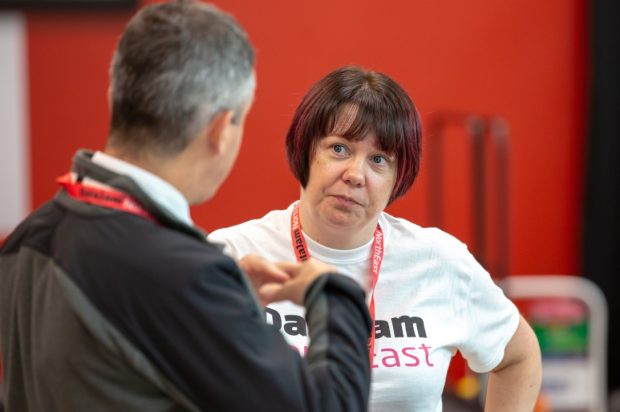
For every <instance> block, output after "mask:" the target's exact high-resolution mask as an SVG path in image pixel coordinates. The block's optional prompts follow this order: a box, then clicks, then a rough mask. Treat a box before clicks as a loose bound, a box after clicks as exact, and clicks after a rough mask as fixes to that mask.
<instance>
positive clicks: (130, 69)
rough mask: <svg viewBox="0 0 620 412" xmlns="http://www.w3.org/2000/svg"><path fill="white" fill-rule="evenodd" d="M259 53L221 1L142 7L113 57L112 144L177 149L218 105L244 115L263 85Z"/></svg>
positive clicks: (185, 0) (161, 150)
mask: <svg viewBox="0 0 620 412" xmlns="http://www.w3.org/2000/svg"><path fill="white" fill-rule="evenodd" d="M254 59H255V56H254V49H253V47H252V45H251V44H250V41H249V40H248V36H247V34H246V33H245V31H244V30H243V29H242V28H241V26H240V25H239V24H238V23H237V21H236V20H235V19H234V18H233V17H232V16H230V15H229V14H226V13H224V12H222V11H221V10H219V9H217V8H216V7H215V6H212V5H207V4H203V3H199V2H197V1H190V0H179V1H175V2H169V3H162V4H155V5H151V6H147V7H145V8H143V9H142V10H141V11H140V12H138V13H137V14H136V15H135V16H134V17H133V18H132V19H131V21H130V22H129V23H128V25H127V27H126V28H125V31H124V33H123V35H122V36H121V39H120V41H119V43H118V46H117V48H116V51H115V53H114V58H113V60H112V66H111V69H110V81H111V86H112V96H111V97H112V120H111V126H110V137H109V144H111V145H120V146H121V147H124V148H126V149H130V150H137V151H139V150H151V151H155V152H157V153H160V154H169V155H174V154H177V153H179V152H180V151H182V150H183V149H184V148H185V147H187V145H188V144H189V143H190V142H191V140H192V139H193V138H194V137H195V136H196V135H197V133H198V132H199V131H200V130H202V129H203V128H204V127H206V126H207V125H208V124H209V122H210V121H211V120H212V119H213V117H214V116H215V115H216V114H217V113H220V112H222V111H226V110H232V111H234V114H235V115H234V117H233V121H238V120H239V117H240V115H241V113H242V110H243V108H244V107H245V105H246V104H247V103H248V101H249V100H250V98H251V96H252V94H253V92H254V89H255V87H256V80H255V76H254V70H253V68H254Z"/></svg>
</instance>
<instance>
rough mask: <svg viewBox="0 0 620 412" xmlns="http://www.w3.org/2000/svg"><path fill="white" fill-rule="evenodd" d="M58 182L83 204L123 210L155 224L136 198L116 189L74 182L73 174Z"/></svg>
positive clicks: (153, 219) (61, 177)
mask: <svg viewBox="0 0 620 412" xmlns="http://www.w3.org/2000/svg"><path fill="white" fill-rule="evenodd" d="M56 182H57V183H58V184H60V185H61V186H62V187H64V188H65V190H66V191H67V193H68V194H69V196H71V197H72V198H74V199H76V200H79V201H81V202H85V203H90V204H93V205H97V206H102V207H106V208H108V209H116V210H121V211H123V212H127V213H131V214H134V215H138V216H141V217H143V218H146V219H149V220H152V221H153V222H155V221H156V220H155V218H154V217H153V215H151V214H150V213H149V212H148V211H147V210H146V209H145V208H144V207H142V205H141V204H140V202H138V200H136V199H135V198H134V197H132V196H130V195H128V194H126V193H123V192H121V191H119V190H115V189H111V188H110V189H107V188H106V189H104V188H101V187H97V186H93V185H87V184H84V183H81V182H77V181H75V182H74V181H73V179H72V177H71V173H67V174H66V175H64V176H60V177H59V178H58V179H56Z"/></svg>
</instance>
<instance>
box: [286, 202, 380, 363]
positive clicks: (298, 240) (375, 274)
mask: <svg viewBox="0 0 620 412" xmlns="http://www.w3.org/2000/svg"><path fill="white" fill-rule="evenodd" d="M291 241H292V242H293V249H294V250H295V256H296V257H297V261H298V262H303V261H304V260H306V259H308V258H309V257H310V251H309V250H308V247H307V246H306V240H305V239H304V235H303V233H301V220H300V219H299V205H295V208H294V209H293V213H292V214H291ZM371 249H372V260H371V262H370V270H371V272H372V289H371V291H370V306H369V311H370V317H371V319H372V328H371V330H370V340H369V342H368V350H369V352H370V354H369V355H370V366H371V367H372V362H373V357H374V356H375V287H376V286H377V281H378V280H379V271H380V270H381V262H383V230H382V229H381V226H379V225H378V224H377V228H376V229H375V233H374V235H373V240H372V246H371Z"/></svg>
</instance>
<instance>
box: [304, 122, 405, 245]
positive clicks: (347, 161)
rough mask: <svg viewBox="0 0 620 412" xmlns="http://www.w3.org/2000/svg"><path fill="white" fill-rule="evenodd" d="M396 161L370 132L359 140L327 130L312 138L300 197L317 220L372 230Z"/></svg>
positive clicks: (387, 196)
mask: <svg viewBox="0 0 620 412" xmlns="http://www.w3.org/2000/svg"><path fill="white" fill-rule="evenodd" d="M396 162H397V160H396V159H395V158H394V157H393V156H389V155H387V154H386V153H385V152H383V151H382V150H381V149H380V148H379V146H378V141H377V138H376V136H375V134H374V133H369V134H367V135H366V136H365V137H364V138H363V139H362V140H359V141H353V140H347V139H345V138H343V137H340V136H327V137H325V138H323V139H321V140H319V141H318V142H317V144H316V148H315V149H314V155H313V157H312V161H311V162H310V173H309V178H308V183H307V185H306V187H305V189H303V190H302V196H301V200H302V202H303V203H304V205H305V206H306V210H307V211H308V213H311V214H312V217H313V220H314V221H315V222H318V223H319V224H321V225H327V226H329V227H331V228H334V227H338V228H339V229H345V230H350V231H351V233H352V234H355V233H356V232H358V231H370V233H372V231H373V230H374V228H375V226H376V224H377V219H378V216H379V214H380V213H381V212H382V211H383V209H385V207H386V206H387V204H388V201H389V199H390V195H391V193H392V189H393V187H394V183H395V181H396V166H397V163H396Z"/></svg>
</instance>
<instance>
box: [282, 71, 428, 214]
mask: <svg viewBox="0 0 620 412" xmlns="http://www.w3.org/2000/svg"><path fill="white" fill-rule="evenodd" d="M348 107H349V108H350V107H354V108H355V109H357V110H356V111H355V118H354V119H353V121H351V122H350V123H349V122H347V123H348V128H347V129H346V130H344V131H343V130H336V129H337V128H339V127H338V126H339V125H338V116H340V115H341V114H342V111H343V110H346V108H348ZM370 132H374V134H375V135H376V136H377V139H378V141H379V145H380V148H381V150H383V151H384V152H386V153H387V154H389V155H391V156H395V157H396V160H397V172H396V182H395V184H394V188H393V189H392V194H391V195H390V200H389V203H392V202H393V201H394V200H395V199H397V198H398V197H400V196H402V195H404V194H405V193H406V192H407V190H409V188H410V187H411V185H412V184H413V182H414V180H415V178H416V176H417V174H418V171H419V170H420V155H421V139H422V124H421V121H420V116H419V115H418V112H417V110H416V108H415V105H414V104H413V101H412V100H411V98H410V97H409V95H408V94H407V92H405V90H403V88H402V87H400V85H398V83H396V82H395V81H394V80H392V79H390V78H389V77H388V76H386V75H385V74H382V73H378V72H374V71H369V70H365V69H363V68H360V67H356V66H346V67H342V68H339V69H336V70H334V71H333V72H331V73H329V74H328V75H327V76H325V77H323V78H322V79H321V80H319V81H318V82H317V83H316V84H314V86H312V87H311V88H310V90H309V91H308V93H307V94H306V95H305V96H304V98H303V100H302V101H301V103H300V104H299V107H297V110H296V111H295V115H294V116H293V121H292V122H291V126H290V128H289V130H288V133H287V136H286V153H287V157H288V162H289V166H290V168H291V171H292V172H293V174H294V175H295V177H296V178H297V180H298V181H299V183H301V186H302V187H304V188H305V187H306V185H307V184H308V177H309V175H310V162H311V161H312V156H314V149H315V147H316V143H317V142H318V141H319V140H321V139H322V138H324V137H327V136H329V135H331V134H332V133H337V134H338V135H339V136H341V137H344V138H345V139H350V140H361V139H363V138H364V137H365V136H366V135H367V134H368V133H370ZM389 203H388V204H389Z"/></svg>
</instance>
